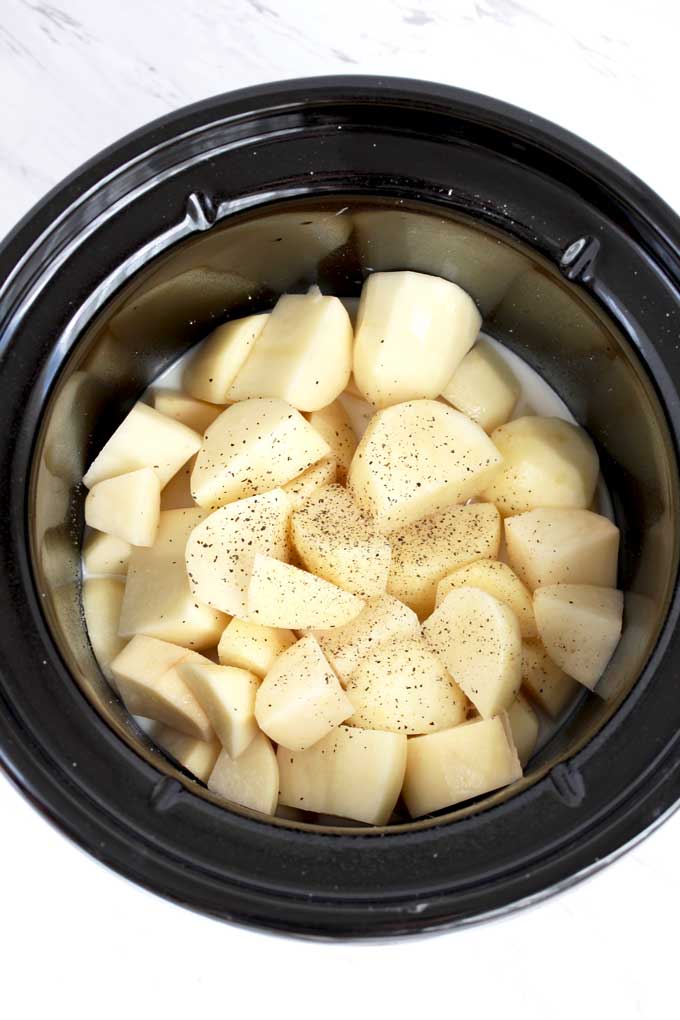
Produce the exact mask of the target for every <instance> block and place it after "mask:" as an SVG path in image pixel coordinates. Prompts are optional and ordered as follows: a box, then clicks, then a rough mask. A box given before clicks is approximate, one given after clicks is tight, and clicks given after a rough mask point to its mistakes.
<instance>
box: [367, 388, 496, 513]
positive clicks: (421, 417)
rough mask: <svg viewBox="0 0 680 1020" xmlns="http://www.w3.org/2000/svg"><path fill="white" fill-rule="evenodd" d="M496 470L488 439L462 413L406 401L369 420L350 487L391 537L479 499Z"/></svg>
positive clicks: (426, 402)
mask: <svg viewBox="0 0 680 1020" xmlns="http://www.w3.org/2000/svg"><path fill="white" fill-rule="evenodd" d="M500 464H501V455H500V454H499V452H498V450H497V449H496V447H495V446H494V444H493V443H492V442H491V440H490V439H489V437H488V436H487V434H486V432H484V430H483V429H482V428H480V427H479V425H477V424H476V423H475V422H473V421H471V420H470V419H469V418H466V417H465V415H464V414H461V413H460V411H454V409H453V408H452V407H448V406H447V405H446V404H442V403H440V402H439V401H436V400H412V401H410V402H408V403H405V404H396V405H394V406H393V407H388V408H386V409H385V410H383V411H378V412H377V413H376V414H375V415H374V416H373V417H372V418H371V420H370V422H369V423H368V428H367V429H366V431H365V433H364V435H363V438H362V439H361V442H360V443H359V445H358V447H357V450H356V453H355V454H354V457H353V459H352V465H351V467H350V471H349V486H350V488H351V490H352V493H353V495H354V498H355V499H356V501H357V503H358V504H359V506H360V507H361V508H362V509H363V510H365V511H366V512H367V513H369V514H371V515H372V516H373V517H374V518H375V520H376V524H377V526H378V527H379V528H380V529H381V530H382V531H386V532H389V531H394V530H395V529H397V528H403V527H405V526H406V525H408V524H412V523H413V522H414V521H417V520H419V519H420V518H421V517H427V516H428V515H430V514H435V513H438V512H439V511H440V510H444V509H445V508H446V507H447V506H450V505H451V503H463V502H464V501H465V500H466V499H469V498H470V497H471V496H477V495H479V494H480V492H482V491H483V490H484V489H485V488H486V487H487V486H488V485H489V484H490V482H491V481H492V479H493V478H494V476H495V475H496V473H497V472H498V470H499V467H500Z"/></svg>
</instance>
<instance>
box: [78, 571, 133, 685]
mask: <svg viewBox="0 0 680 1020" xmlns="http://www.w3.org/2000/svg"><path fill="white" fill-rule="evenodd" d="M124 591H125V584H124V583H123V581H118V580H116V579H115V578H113V577H97V578H92V579H90V580H89V581H85V582H84V584H83V594H82V599H83V613H84V615H85V623H86V624H87V636H88V637H89V639H90V644H91V645H92V651H93V652H94V657H95V659H96V660H97V662H98V663H99V668H100V669H101V671H102V673H103V674H104V676H105V677H106V678H107V679H108V680H111V679H112V676H111V669H110V666H111V662H112V660H113V659H115V657H116V656H117V655H118V653H119V652H120V651H121V649H122V648H123V647H124V646H125V639H124V638H121V637H119V636H118V621H119V620H120V607H121V605H122V604H123V593H124Z"/></svg>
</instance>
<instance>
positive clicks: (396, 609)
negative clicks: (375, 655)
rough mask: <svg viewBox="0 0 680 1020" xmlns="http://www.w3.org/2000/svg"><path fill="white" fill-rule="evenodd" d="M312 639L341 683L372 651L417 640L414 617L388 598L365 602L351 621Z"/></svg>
mask: <svg viewBox="0 0 680 1020" xmlns="http://www.w3.org/2000/svg"><path fill="white" fill-rule="evenodd" d="M314 636H315V638H316V639H317V641H318V642H319V644H320V645H321V648H322V649H323V652H324V655H325V656H326V658H327V659H328V661H329V662H330V664H331V665H332V666H333V669H334V670H335V672H336V673H337V674H338V676H339V677H340V679H341V680H347V679H348V678H349V677H350V675H351V674H352V673H354V672H355V670H356V669H357V667H358V665H359V663H360V662H361V661H362V660H363V659H364V658H365V657H366V656H367V655H369V654H370V653H371V652H372V651H373V650H374V649H376V648H379V647H380V646H382V645H384V644H385V642H387V641H390V640H392V639H396V638H412V639H414V638H418V637H420V623H419V622H418V617H417V616H416V614H415V613H414V612H413V610H412V609H409V607H408V606H405V605H403V604H402V603H401V602H399V600H398V599H395V598H393V596H392V595H378V596H377V597H376V598H373V599H368V601H367V602H366V606H365V608H364V609H362V611H361V612H360V613H359V615H358V616H355V617H354V619H353V620H350V622H349V623H346V624H345V625H344V626H343V627H335V628H333V629H332V630H315V631H314Z"/></svg>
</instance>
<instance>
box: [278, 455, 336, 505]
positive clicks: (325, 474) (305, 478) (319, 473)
mask: <svg viewBox="0 0 680 1020" xmlns="http://www.w3.org/2000/svg"><path fill="white" fill-rule="evenodd" d="M337 474H338V462H337V461H336V459H335V457H322V458H321V460H318V461H317V462H316V464H312V466H311V467H308V468H307V470H306V471H303V472H302V474H301V475H298V476H297V478H293V480H292V481H290V482H286V484H285V485H282V486H281V488H282V489H283V491H284V492H285V493H286V495H287V496H288V500H289V502H290V508H291V510H299V509H300V507H303V506H304V505H305V503H306V502H307V500H308V499H309V498H310V497H311V496H313V495H314V493H315V492H317V490H318V489H322V488H323V487H324V485H332V484H333V482H334V481H335V479H336V478H337Z"/></svg>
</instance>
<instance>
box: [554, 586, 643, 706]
mask: <svg viewBox="0 0 680 1020" xmlns="http://www.w3.org/2000/svg"><path fill="white" fill-rule="evenodd" d="M534 613H535V615H536V624H537V626H538V633H539V636H540V638H541V641H542V642H543V644H544V646H545V649H546V651H547V653H548V655H549V656H550V658H551V659H552V660H553V662H556V663H557V665H558V666H560V667H561V668H562V669H563V670H564V671H565V673H568V674H569V676H571V677H573V678H574V680H578V682H579V683H580V684H583V685H584V686H585V687H588V688H589V689H590V690H592V689H593V687H594V686H595V684H596V683H597V681H598V680H599V679H600V677H601V676H602V674H603V672H604V670H605V667H606V665H607V663H608V662H609V660H610V658H611V657H612V655H613V653H614V649H615V648H616V646H617V644H618V643H619V638H620V637H621V624H622V617H623V593H622V592H620V591H617V590H616V589H614V588H598V587H596V586H594V585H588V584H552V585H547V586H546V587H544V588H537V589H536V591H535V592H534Z"/></svg>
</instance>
